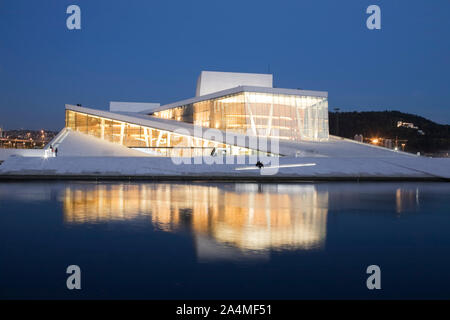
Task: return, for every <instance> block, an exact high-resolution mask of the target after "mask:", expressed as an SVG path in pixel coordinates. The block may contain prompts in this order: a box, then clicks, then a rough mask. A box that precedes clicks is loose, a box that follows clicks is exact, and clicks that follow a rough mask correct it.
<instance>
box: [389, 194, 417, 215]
mask: <svg viewBox="0 0 450 320" xmlns="http://www.w3.org/2000/svg"><path fill="white" fill-rule="evenodd" d="M395 205H396V211H397V213H399V214H400V213H402V212H405V211H413V210H414V209H415V208H416V207H418V206H419V189H418V188H416V189H401V188H397V190H396V191H395Z"/></svg>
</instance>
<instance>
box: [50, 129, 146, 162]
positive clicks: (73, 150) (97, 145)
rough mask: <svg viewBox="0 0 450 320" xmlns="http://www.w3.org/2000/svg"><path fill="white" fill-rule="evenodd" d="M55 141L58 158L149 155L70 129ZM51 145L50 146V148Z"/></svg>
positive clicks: (54, 145)
mask: <svg viewBox="0 0 450 320" xmlns="http://www.w3.org/2000/svg"><path fill="white" fill-rule="evenodd" d="M64 130H66V132H65V133H63V134H62V135H61V138H60V139H58V140H55V141H54V142H53V143H54V144H53V147H54V148H58V157H148V155H147V154H145V153H143V152H140V151H137V150H133V149H130V148H127V147H124V146H122V145H119V144H116V143H112V142H109V141H105V140H101V139H99V138H96V137H92V136H89V135H87V134H83V133H80V132H76V131H73V130H70V129H64ZM49 147H50V144H49V145H48V148H49Z"/></svg>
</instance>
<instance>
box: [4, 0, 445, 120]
mask: <svg viewBox="0 0 450 320" xmlns="http://www.w3.org/2000/svg"><path fill="white" fill-rule="evenodd" d="M71 4H76V5H79V6H80V8H81V15H82V21H81V25H82V29H81V30H78V31H71V30H68V29H67V28H66V18H67V17H68V15H67V14H66V8H67V7H68V6H69V5H71ZM371 4H377V5H379V6H380V8H381V15H382V25H381V26H382V29H381V30H373V31H371V30H368V29H367V28H366V19H367V17H368V15H367V14H366V13H365V10H366V8H367V7H368V6H369V5H371ZM449 12H450V1H449V0H433V1H424V0H423V1H412V0H409V1H406V0H396V1H393V0H389V1H375V0H371V1H365V0H345V1H336V0H308V1H301V0H296V1H282V0H281V1H274V0H272V1H265V0H258V1H245V0H240V1H234V0H227V1H215V0H209V1H194V0H190V1H188V0H184V1H170V0H165V1H153V0H152V1H149V0H127V1H125V0H114V1H113V0H109V1H107V0H72V1H65V0H39V1H34V0H28V1H24V0H0V110H1V113H0V126H3V127H4V128H7V129H13V128H30V129H40V128H46V129H60V128H62V127H63V126H64V104H66V103H71V104H76V103H81V104H83V105H85V106H91V107H94V108H99V109H106V108H107V107H108V104H109V101H114V100H116V101H137V102H160V103H162V104H164V103H169V102H174V101H177V100H181V99H184V98H189V97H191V96H194V94H195V85H196V80H197V77H198V75H199V72H200V71H201V70H217V71H233V72H260V73H265V72H267V71H268V68H269V65H270V71H271V72H272V73H273V74H274V82H275V83H274V84H275V86H277V87H284V88H303V89H311V90H325V91H328V92H329V105H330V108H333V107H340V108H341V109H342V110H361V111H364V110H385V109H390V110H400V111H404V112H409V113H416V114H419V115H422V116H425V117H427V118H430V119H432V120H434V121H437V122H439V123H450V104H449V101H450V90H449V88H450V19H449V18H448V15H449Z"/></svg>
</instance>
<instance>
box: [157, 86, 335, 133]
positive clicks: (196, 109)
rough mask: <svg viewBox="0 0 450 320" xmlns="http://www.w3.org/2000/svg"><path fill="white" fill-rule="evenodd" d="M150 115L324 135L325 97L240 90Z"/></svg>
mask: <svg viewBox="0 0 450 320" xmlns="http://www.w3.org/2000/svg"><path fill="white" fill-rule="evenodd" d="M154 116H156V117H159V118H163V119H172V120H177V121H183V122H188V123H193V124H195V125H199V126H202V127H208V128H217V129H221V130H231V131H235V132H238V133H244V134H249V135H256V136H264V137H271V138H279V139H283V140H293V141H301V140H307V141H321V140H327V139H328V99H327V98H324V97H314V96H295V95H281V94H270V93H259V92H242V93H238V94H235V95H229V96H224V97H220V98H216V99H210V100H205V101H201V102H196V103H193V104H188V105H184V106H180V107H177V108H173V109H167V110H164V111H159V112H155V113H154Z"/></svg>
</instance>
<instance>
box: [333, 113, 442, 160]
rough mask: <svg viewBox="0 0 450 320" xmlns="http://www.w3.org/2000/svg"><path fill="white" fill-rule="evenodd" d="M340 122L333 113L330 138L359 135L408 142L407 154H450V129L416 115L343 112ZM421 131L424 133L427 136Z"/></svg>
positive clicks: (339, 116)
mask: <svg viewBox="0 0 450 320" xmlns="http://www.w3.org/2000/svg"><path fill="white" fill-rule="evenodd" d="M338 119H339V124H337V121H336V120H337V119H336V113H334V112H330V113H329V120H330V134H334V135H338V136H341V137H345V138H350V139H353V138H354V136H355V134H362V135H363V136H364V138H384V139H393V140H395V139H396V138H397V139H399V140H407V141H405V143H406V146H405V151H408V152H413V153H416V152H421V153H423V154H424V153H427V154H430V153H431V154H432V153H439V152H444V151H448V150H450V130H449V128H450V126H449V125H440V124H437V123H435V122H433V121H430V120H428V119H425V118H423V117H420V116H417V115H414V114H408V113H402V112H399V111H381V112H375V111H373V112H339V114H338ZM398 121H403V122H409V123H413V124H414V126H417V127H418V129H412V128H405V127H397V122H398ZM337 126H338V128H337ZM418 130H422V131H423V132H424V135H421V134H420V133H419V131H418ZM337 131H339V132H337Z"/></svg>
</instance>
